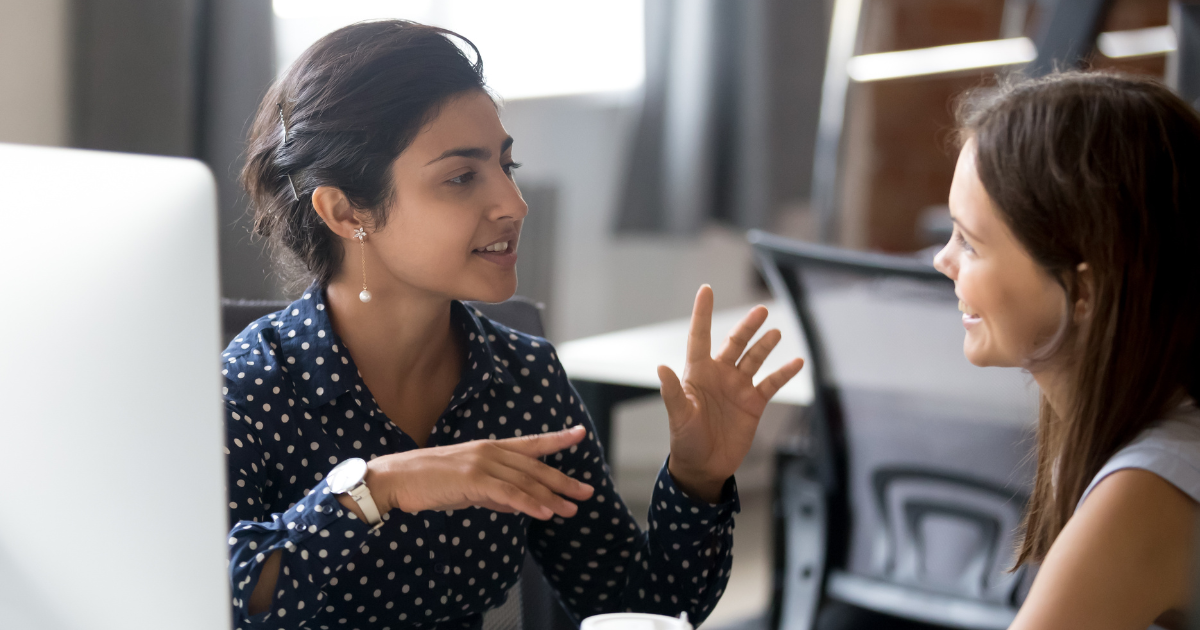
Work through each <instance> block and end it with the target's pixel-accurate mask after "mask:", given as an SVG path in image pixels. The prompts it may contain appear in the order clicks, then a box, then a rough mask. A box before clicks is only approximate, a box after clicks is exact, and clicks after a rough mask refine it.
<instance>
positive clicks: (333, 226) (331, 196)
mask: <svg viewBox="0 0 1200 630" xmlns="http://www.w3.org/2000/svg"><path fill="white" fill-rule="evenodd" d="M312 204H313V210H316V211H317V215H318V216H320V217H321V220H322V221H324V222H325V225H327V226H329V229H330V230H331V231H333V233H334V234H337V235H338V236H340V237H342V238H347V239H348V238H352V237H353V236H354V231H355V230H356V229H358V228H360V227H363V225H362V221H360V220H359V218H358V213H357V212H356V211H355V209H354V206H353V204H351V203H350V200H349V199H347V198H346V193H344V192H342V191H341V189H340V188H335V187H333V186H317V189H316V190H314V191H313V193H312Z"/></svg>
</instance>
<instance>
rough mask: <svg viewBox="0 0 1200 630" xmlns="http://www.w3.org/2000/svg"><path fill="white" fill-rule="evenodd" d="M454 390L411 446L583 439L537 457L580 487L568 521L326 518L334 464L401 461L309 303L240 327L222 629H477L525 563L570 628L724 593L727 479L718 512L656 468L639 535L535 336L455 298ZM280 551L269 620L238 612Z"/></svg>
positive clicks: (230, 396)
mask: <svg viewBox="0 0 1200 630" xmlns="http://www.w3.org/2000/svg"><path fill="white" fill-rule="evenodd" d="M452 321H453V322H454V324H455V325H456V326H457V327H459V328H461V330H462V335H463V339H464V347H466V348H467V356H466V360H465V361H464V364H463V371H462V377H461V379H460V380H459V383H458V386H457V388H456V390H455V392H454V395H453V398H452V399H451V400H450V401H449V404H448V406H447V407H446V410H445V411H444V412H443V413H442V415H441V417H440V418H438V421H437V424H436V425H435V426H434V428H433V433H432V435H430V436H429V440H428V442H427V446H430V447H435V446H443V445H447V444H456V443H461V442H467V441H470V440H480V439H502V438H508V437H514V436H519V435H522V434H528V433H536V432H547V431H557V430H560V429H564V428H567V427H571V426H574V425H575V424H579V423H582V424H583V425H584V426H586V427H587V428H588V437H587V438H586V439H585V440H584V441H583V442H581V443H579V444H578V445H576V446H573V447H571V448H569V449H567V450H565V451H563V452H560V453H557V454H555V455H550V456H547V457H545V458H543V460H544V461H545V462H546V463H547V464H549V465H551V466H553V467H555V468H558V469H559V470H562V471H563V472H564V473H565V474H567V475H569V476H571V477H574V478H576V479H579V480H581V481H584V482H586V483H589V484H592V485H593V486H595V488H596V492H595V494H593V495H592V498H590V499H588V500H587V501H584V502H582V503H580V504H579V512H578V514H576V516H574V517H572V518H566V519H564V518H559V517H555V518H554V519H553V520H551V521H540V520H536V519H533V518H531V517H529V516H526V515H523V514H501V513H497V512H493V511H490V510H486V509H482V508H471V509H464V510H453V511H444V512H439V511H423V512H418V513H407V512H403V511H400V510H392V511H391V513H389V514H385V515H383V518H384V524H383V526H382V527H381V528H379V529H378V530H376V531H374V532H372V531H370V527H369V526H368V525H367V524H366V523H364V522H362V521H360V520H359V519H357V518H356V517H355V516H354V514H353V513H352V512H350V511H348V510H344V509H343V508H342V506H341V504H340V503H339V502H338V501H337V499H336V497H335V496H334V495H332V494H330V492H329V489H328V487H327V485H326V483H325V481H324V476H325V475H326V474H327V473H328V472H329V471H330V470H331V469H332V468H333V467H334V466H335V465H336V464H337V463H338V462H339V461H341V460H343V459H346V458H349V457H361V458H363V459H372V458H375V457H379V456H382V455H388V454H391V453H399V452H403V451H407V450H410V449H414V448H417V445H416V443H415V442H414V441H413V439H412V438H411V437H410V436H408V435H406V434H405V433H404V432H403V431H401V430H400V429H399V428H398V427H396V425H394V424H392V423H391V422H390V421H389V420H388V418H387V417H386V416H385V415H384V413H383V411H382V410H381V409H380V408H379V406H378V405H377V404H376V403H375V400H374V399H373V398H372V396H371V393H370V392H369V391H367V386H366V385H365V384H364V383H363V380H362V377H361V376H360V375H359V373H358V370H357V368H355V366H354V360H353V359H352V358H351V356H350V351H349V349H348V348H346V346H345V345H344V344H342V343H341V342H340V341H339V340H338V338H337V336H336V335H335V334H334V333H333V329H332V327H331V325H330V321H329V317H328V314H327V313H326V311H325V304H324V302H323V295H322V292H321V290H320V289H319V288H318V287H316V286H315V285H314V286H313V287H310V289H309V290H308V292H306V293H305V294H304V296H303V297H302V298H301V299H299V300H296V302H294V303H293V304H292V305H291V306H289V307H288V308H287V309H285V310H283V311H280V312H278V313H274V314H271V315H268V316H267V317H264V318H262V319H260V320H258V321H257V322H254V323H253V324H251V325H250V326H249V327H248V328H247V329H246V330H244V331H242V333H241V334H240V335H238V337H237V338H236V339H234V340H233V342H232V343H231V344H230V345H229V347H228V348H227V349H226V351H225V353H224V354H223V355H222V357H223V367H222V370H221V373H222V374H224V376H225V382H224V388H223V389H222V393H223V394H224V399H225V409H226V428H227V431H226V433H227V443H226V454H227V455H228V465H229V520H230V525H231V527H232V530H231V531H230V533H229V548H230V564H229V574H230V580H231V584H232V588H233V613H234V620H235V626H236V627H238V628H241V629H244V630H250V629H251V628H271V629H275V628H314V629H315V628H358V629H362V630H367V629H371V628H380V629H388V628H409V627H412V628H417V627H419V628H477V627H479V625H480V622H481V619H482V614H483V613H484V611H486V610H488V609H490V608H494V607H496V606H499V605H500V604H501V603H503V601H504V599H505V597H506V595H507V592H508V590H509V589H510V588H511V587H512V586H513V585H514V584H515V583H516V581H517V576H518V573H519V571H520V570H521V565H522V562H523V559H524V557H525V551H526V549H529V550H530V551H531V552H532V553H533V555H534V557H535V558H536V559H537V561H538V562H539V563H540V564H541V566H542V568H543V571H544V573H545V574H546V577H547V578H548V579H549V580H550V583H551V584H552V585H553V586H554V587H555V588H556V589H557V590H558V593H559V596H560V598H561V599H562V600H563V602H564V603H565V604H566V606H567V608H568V609H569V610H570V611H571V612H572V613H573V614H574V615H575V616H577V617H579V618H582V617H586V616H590V615H593V614H597V613H601V612H614V611H622V610H632V611H639V612H653V613H660V614H665V615H671V616H678V614H679V613H680V612H681V611H687V612H688V616H689V617H690V618H691V619H693V620H694V622H699V621H702V620H703V619H704V618H705V617H706V616H707V615H708V613H709V612H711V610H712V608H713V606H715V605H716V603H717V600H718V599H719V598H720V596H721V593H722V591H723V590H724V588H725V584H726V582H727V581H728V579H729V567H730V562H731V556H730V548H731V545H732V542H733V538H732V532H733V514H734V513H735V512H737V511H738V501H737V492H736V488H735V487H734V485H733V483H732V480H731V482H730V483H728V484H727V485H726V490H725V494H724V496H723V497H722V502H721V503H720V504H719V505H711V504H708V503H706V502H704V501H700V500H697V499H693V498H690V497H688V496H687V495H686V494H684V493H683V491H682V490H680V489H679V488H678V487H677V486H675V484H674V483H673V482H672V480H671V476H670V475H669V474H668V473H667V469H666V466H665V465H664V466H663V468H662V470H661V471H660V472H659V476H658V480H657V482H656V483H655V488H654V495H653V504H652V506H651V508H650V514H649V523H650V530H649V532H642V531H641V530H640V528H639V527H638V525H637V523H636V522H635V521H634V519H633V516H632V515H631V514H630V512H629V509H628V508H627V507H626V506H625V504H624V502H623V501H622V500H621V497H620V495H618V494H617V492H616V489H615V488H614V486H613V481H612V477H611V475H610V472H609V469H608V466H607V465H606V464H605V460H604V454H603V450H602V449H601V446H600V444H599V443H598V442H597V441H596V436H595V431H594V430H593V429H592V424H591V420H590V419H589V418H588V415H587V411H586V410H585V409H584V406H583V404H582V403H581V401H580V400H579V396H578V394H576V393H575V390H574V388H572V386H571V384H570V383H569V382H568V380H567V377H566V374H564V373H563V369H562V366H561V365H560V364H559V362H558V359H557V356H556V355H555V352H554V348H553V347H552V346H551V345H550V344H549V343H548V342H547V341H546V340H544V339H540V338H537V337H532V336H529V335H525V334H522V333H519V332H516V331H513V330H510V329H508V328H506V327H504V326H501V325H500V324H497V323H495V322H492V321H490V320H488V319H487V318H485V317H483V316H482V315H481V314H480V313H479V312H477V311H476V312H472V311H471V310H470V309H468V308H467V307H465V306H463V305H462V304H461V303H459V302H455V303H454V304H453V306H452ZM276 550H282V551H283V554H282V562H281V565H280V567H281V568H280V575H279V581H278V586H277V590H276V592H275V596H274V600H273V602H272V605H271V607H270V609H269V610H268V611H266V612H263V613H260V614H258V615H255V616H251V615H250V614H249V610H248V606H249V599H250V593H251V592H253V590H254V587H255V584H256V583H257V581H258V575H259V572H260V570H261V567H262V564H263V562H264V561H265V560H266V558H267V557H268V556H270V555H271V553H272V552H274V551H276Z"/></svg>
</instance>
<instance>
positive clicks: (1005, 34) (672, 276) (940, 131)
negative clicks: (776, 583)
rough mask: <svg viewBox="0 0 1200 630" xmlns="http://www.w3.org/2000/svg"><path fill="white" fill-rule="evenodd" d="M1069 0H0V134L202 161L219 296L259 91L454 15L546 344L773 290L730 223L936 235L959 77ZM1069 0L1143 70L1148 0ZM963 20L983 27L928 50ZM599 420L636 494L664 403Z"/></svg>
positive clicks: (890, 237)
mask: <svg viewBox="0 0 1200 630" xmlns="http://www.w3.org/2000/svg"><path fill="white" fill-rule="evenodd" d="M1071 1H1072V0H1059V2H1055V1H1053V0H855V1H853V2H848V1H846V0H604V1H603V2H600V1H587V2H583V1H580V2H562V1H561V0H509V1H507V2H503V3H498V2H492V1H486V0H338V1H336V2H333V1H327V0H273V1H272V0H36V1H34V2H30V1H28V0H0V142H15V143H28V144H42V145H53V146H67V147H80V148H90V149H102V150H112V151H127V152H136V153H150V154H160V155H175V156H188V157H195V158H198V159H201V160H203V161H204V162H206V163H207V164H208V165H209V166H210V167H211V168H212V170H213V172H214V173H215V174H216V176H217V180H218V185H219V195H220V204H221V210H220V211H221V226H220V247H221V263H222V267H221V280H222V285H223V294H224V295H225V296H226V297H229V298H244V299H280V298H288V297H292V296H288V295H285V293H284V290H283V288H282V286H281V283H280V282H279V279H278V278H277V277H276V276H275V275H274V274H273V272H272V270H271V266H270V263H269V261H268V259H267V257H266V255H265V254H264V251H263V245H262V243H261V242H259V241H257V240H255V239H254V238H252V237H251V234H250V231H249V226H250V221H249V218H248V217H247V216H246V198H245V195H244V194H243V192H242V191H241V189H240V188H239V186H238V185H237V182H236V175H237V172H238V170H239V169H240V167H241V156H242V151H243V149H244V138H245V134H246V131H247V126H248V120H249V118H250V116H251V114H252V113H253V111H254V110H255V108H256V107H257V105H258V101H259V99H260V98H261V96H262V94H263V93H264V91H265V90H266V88H267V86H268V85H269V84H270V83H271V82H272V81H273V80H274V78H275V77H276V76H278V75H279V74H280V73H281V72H282V71H283V70H284V69H285V68H286V67H287V66H288V64H289V63H291V62H292V60H293V59H295V57H296V56H297V55H298V54H299V53H300V52H301V51H303V50H304V49H305V48H306V47H307V46H308V45H309V44H311V43H312V42H314V41H315V40H316V39H318V38H319V37H321V36H322V35H324V34H325V33H328V32H330V31H332V30H334V29H336V28H338V27H340V26H343V25H346V24H350V23H352V22H355V21H359V20H363V19H371V18H381V17H400V18H406V19H412V20H415V21H419V22H424V23H429V24H435V25H438V26H443V27H446V28H449V29H452V30H455V31H457V32H459V33H461V34H462V35H463V36H465V37H467V38H469V39H471V40H472V41H473V42H474V43H475V44H476V45H477V46H478V47H479V50H480V51H481V53H482V56H483V61H484V69H485V74H486V76H487V79H488V81H489V83H490V85H491V87H492V89H493V90H494V91H495V94H496V95H497V96H498V97H499V100H500V103H501V108H502V110H501V112H502V113H501V116H502V120H503V122H504V124H505V125H506V127H507V129H508V131H509V133H510V134H511V135H512V136H514V138H515V139H516V144H515V148H514V153H513V155H514V157H515V158H516V159H517V160H518V161H520V162H522V163H523V164H524V166H523V168H522V169H521V170H520V171H519V173H518V180H519V183H520V186H521V189H522V191H523V194H524V195H525V198H526V200H527V201H528V203H529V206H530V210H531V214H530V216H529V218H528V220H527V223H526V227H525V233H524V235H523V236H522V241H521V261H520V263H519V267H518V272H519V278H520V287H519V289H518V292H519V293H520V294H522V295H525V296H528V297H530V298H533V299H534V300H537V301H539V302H542V303H544V304H545V307H546V308H545V312H544V315H545V320H546V322H545V323H546V327H547V336H548V337H549V338H550V339H551V340H553V341H554V342H556V343H560V344H561V343H563V342H567V341H571V340H575V339H580V338H585V337H589V336H593V335H597V334H601V333H607V332H611V331H616V330H621V329H625V328H629V327H633V326H639V325H643V324H650V323H654V322H661V321H664V320H669V319H674V318H679V317H685V316H687V315H688V313H689V312H690V308H691V303H692V297H693V295H694V293H695V291H696V288H697V286H698V285H699V284H701V283H704V282H707V283H709V284H711V285H712V286H713V287H714V290H715V294H716V306H717V308H718V309H722V308H730V307H735V306H742V305H751V304H753V303H756V302H759V301H764V300H768V299H770V295H769V293H768V291H767V288H766V283H765V282H764V281H763V279H762V278H761V277H760V275H759V273H758V271H757V270H756V266H755V262H754V254H753V250H752V247H751V246H750V245H749V244H748V243H747V241H746V238H745V231H746V230H748V229H752V228H757V229H762V230H766V231H769V232H774V233H777V234H781V235H784V236H788V237H791V238H795V239H799V240H803V241H813V242H823V243H827V244H833V245H839V246H842V247H846V248H851V249H856V250H875V251H882V252H888V253H893V254H918V255H920V254H919V252H921V251H922V250H925V249H926V248H929V247H931V246H935V245H937V244H938V243H939V242H942V241H944V240H945V239H946V238H947V237H948V235H949V223H948V213H947V210H946V208H945V202H946V196H947V192H948V189H949V184H950V180H951V176H952V172H953V166H954V162H955V158H956V154H955V151H954V149H953V147H952V145H951V142H950V132H951V131H952V127H953V104H954V98H955V96H956V95H958V94H960V93H962V92H963V91H964V90H966V89H969V88H972V87H977V86H982V85H988V84H991V83H994V82H995V81H996V80H997V77H998V76H1003V73H1004V72H1006V71H1007V70H1008V69H1021V68H1022V67H1023V64H1026V63H1030V62H1033V63H1034V64H1037V63H1045V61H1046V60H1045V58H1044V56H1038V55H1037V54H1036V51H1035V50H1034V43H1035V42H1037V44H1038V49H1037V50H1043V51H1044V50H1046V48H1045V43H1046V42H1048V41H1051V40H1049V39H1047V37H1048V36H1047V32H1048V29H1052V26H1051V25H1048V16H1050V15H1053V14H1054V10H1055V8H1056V6H1058V5H1061V4H1063V3H1067V4H1070V2H1071ZM1080 4H1081V6H1082V5H1087V6H1093V5H1094V6H1096V7H1100V8H1102V9H1103V13H1102V15H1101V17H1100V18H1099V21H1098V22H1097V26H1096V27H1095V28H1094V29H1092V30H1093V31H1095V32H1092V33H1091V35H1095V34H1096V33H1097V32H1098V33H1099V34H1100V35H1099V39H1098V40H1096V41H1097V44H1098V45H1097V46H1096V47H1094V48H1093V47H1091V46H1090V45H1089V46H1087V47H1086V48H1085V49H1083V53H1082V54H1081V55H1080V56H1079V58H1078V59H1074V58H1072V59H1068V60H1067V63H1068V64H1073V63H1076V62H1078V63H1080V64H1082V65H1084V66H1087V67H1096V68H1118V69H1122V70H1126V71H1129V72H1136V73H1144V74H1149V75H1154V76H1158V77H1164V76H1165V73H1166V72H1167V61H1166V59H1167V54H1168V53H1169V52H1171V51H1172V50H1173V49H1174V48H1175V38H1174V35H1173V32H1172V31H1171V29H1170V28H1168V27H1167V25H1168V19H1169V2H1168V0H1111V1H1110V2H1085V3H1080ZM1085 11H1086V7H1085ZM1059 27H1060V28H1062V25H1059ZM1068 30H1069V29H1068ZM1084 30H1085V31H1087V30H1088V29H1087V28H1085V29H1084ZM1089 41H1090V40H1089ZM973 42H984V43H989V42H990V43H991V44H995V45H993V46H992V47H991V48H980V47H978V46H977V47H974V48H970V47H969V48H965V49H940V48H938V47H943V46H952V45H957V44H966V43H973ZM922 49H929V50H927V51H925V54H924V56H922V55H921V54H915V55H914V54H909V55H907V56H905V55H903V54H901V55H898V56H889V53H893V52H896V51H917V53H920V52H921V50H922ZM939 50H941V51H942V52H940V53H939V52H937V51H939ZM930 51H933V52H930ZM947 59H949V60H950V61H947ZM827 68H828V70H827ZM67 176H69V174H67ZM46 194H47V195H53V194H54V191H46ZM79 201H80V203H86V200H82V199H81V200H79ZM30 211H33V212H36V211H37V209H30ZM53 220H54V218H53V217H47V218H46V223H47V224H48V225H51V224H52V223H53ZM114 220H118V221H119V220H120V217H114ZM215 358H216V355H215V354H214V359H215ZM793 417H794V411H793V410H792V408H789V407H783V406H775V405H773V406H772V407H771V408H770V409H769V411H768V413H767V415H766V417H765V418H764V423H763V427H762V430H761V431H760V436H759V439H760V441H761V442H762V445H761V447H759V446H756V448H757V449H759V450H758V451H757V452H756V454H755V455H754V456H752V457H751V458H748V463H747V470H746V471H745V473H744V474H740V476H739V481H740V487H741V490H742V493H743V505H744V507H745V511H744V514H743V516H742V517H741V518H739V521H738V530H737V531H738V538H737V541H738V542H737V545H738V546H739V547H738V550H739V551H738V554H737V555H736V556H735V557H736V558H737V564H736V566H735V573H734V580H733V582H732V583H731V586H730V594H728V595H726V597H725V599H724V600H723V601H722V604H721V606H720V607H719V608H718V609H717V611H716V613H714V616H713V618H712V621H711V622H710V624H711V625H712V626H721V625H727V626H729V627H734V626H737V625H738V624H744V623H754V620H756V619H758V620H760V619H762V618H763V616H764V615H765V614H766V613H765V611H766V609H767V606H768V604H769V600H770V596H771V593H770V590H771V583H770V580H771V577H770V570H771V568H770V566H771V559H770V551H769V550H770V548H771V547H770V545H771V536H772V534H773V532H772V528H771V527H770V497H769V490H770V486H771V479H772V475H773V470H772V463H773V460H772V458H771V457H770V456H769V454H770V452H771V450H772V449H773V445H774V444H775V442H776V441H777V440H778V436H779V435H780V434H781V432H784V431H786V430H787V427H788V426H789V424H790V423H791V421H792V419H793ZM614 440H615V443H614V451H615V453H616V457H615V461H614V467H615V468H616V469H617V475H618V481H619V483H620V484H621V485H622V488H623V489H624V491H625V493H626V494H627V495H629V500H630V503H631V504H633V505H636V504H637V502H638V501H639V500H642V501H644V500H645V498H648V495H649V479H650V478H652V476H653V474H654V473H655V472H656V471H657V468H658V466H659V465H661V461H662V457H663V456H664V454H665V453H666V445H667V433H666V422H665V416H664V415H663V412H662V410H661V403H659V402H658V401H657V400H654V399H642V400H638V401H634V402H630V403H627V404H625V405H622V406H619V407H618V408H617V410H616V413H615V418H614ZM638 510H639V511H644V510H642V509H641V508H638ZM746 627H749V626H746Z"/></svg>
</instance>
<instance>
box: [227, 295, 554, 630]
mask: <svg viewBox="0 0 1200 630" xmlns="http://www.w3.org/2000/svg"><path fill="white" fill-rule="evenodd" d="M288 304H289V302H284V301H276V300H233V299H228V298H225V299H222V300H221V325H222V332H223V335H224V337H223V340H224V341H225V342H226V343H228V342H229V341H230V340H232V339H233V338H234V336H235V335H237V334H238V333H239V332H241V331H242V330H243V329H245V328H246V326H249V325H250V322H253V321H254V320H256V319H258V318H259V317H262V316H263V315H267V314H269V313H274V312H275V311H278V310H282V309H284V308H286V307H287V305H288ZM466 305H467V306H469V307H471V308H474V309H475V310H476V311H478V312H480V313H482V314H483V315H484V316H486V317H487V318H488V319H491V320H492V321H495V322H498V323H501V324H503V325H505V326H508V327H509V328H512V329H514V330H519V331H521V332H524V333H527V334H530V335H535V336H537V337H545V336H546V331H545V328H544V327H543V326H542V305H541V304H538V303H536V302H534V301H532V300H529V299H527V298H524V297H521V296H516V297H513V298H512V299H510V300H508V301H505V302H501V303H499V304H487V303H485V302H466ZM576 628H578V626H577V625H576V624H575V623H573V622H572V621H571V618H570V617H569V616H568V615H567V613H566V611H565V610H564V609H563V607H562V604H560V603H559V600H558V595H557V594H555V592H554V590H553V589H552V588H551V587H550V585H549V583H547V582H546V579H545V577H543V576H542V569H541V567H540V566H538V564H537V562H536V561H534V559H533V554H526V556H525V565H524V566H523V567H522V569H521V577H520V579H519V580H518V581H517V584H516V585H515V586H513V588H512V590H510V591H509V592H508V599H507V600H506V601H505V602H504V604H502V605H501V606H499V607H497V608H493V609H492V610H490V611H488V612H487V613H486V614H485V615H484V617H483V630H574V629H576Z"/></svg>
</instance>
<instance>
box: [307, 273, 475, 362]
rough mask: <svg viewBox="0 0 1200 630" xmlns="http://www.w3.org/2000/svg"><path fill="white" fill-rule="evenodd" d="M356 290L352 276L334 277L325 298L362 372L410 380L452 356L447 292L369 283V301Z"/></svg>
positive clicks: (453, 340) (453, 347) (453, 339)
mask: <svg viewBox="0 0 1200 630" xmlns="http://www.w3.org/2000/svg"><path fill="white" fill-rule="evenodd" d="M361 290H362V286H361V283H359V282H356V281H355V279H350V278H345V277H339V278H336V279H334V281H332V282H330V284H329V286H327V287H326V290H325V296H326V299H325V303H326V308H328V309H329V318H330V320H331V321H332V322H333V328H334V331H335V332H337V335H338V337H340V338H341V340H342V342H343V343H345V344H346V346H347V348H348V349H349V351H350V354H351V356H353V357H354V362H355V364H357V366H358V369H359V371H360V372H361V373H362V374H363V376H364V378H367V379H368V380H379V381H383V382H392V383H398V382H405V381H408V382H411V381H412V379H414V378H416V379H420V378H421V377H422V376H423V375H431V374H440V373H441V372H442V370H439V369H437V368H439V367H443V366H445V365H446V362H447V361H453V362H455V363H456V362H457V356H458V351H457V341H456V337H455V335H454V334H453V331H452V330H451V322H450V302H451V300H450V298H448V297H446V296H440V295H432V294H430V293H429V292H426V291H422V290H419V289H416V288H414V287H407V286H399V287H398V286H391V287H378V288H375V287H372V290H371V294H372V295H371V301H370V302H369V303H364V302H362V301H361V300H359V297H358V294H359V292H360V291H361Z"/></svg>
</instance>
